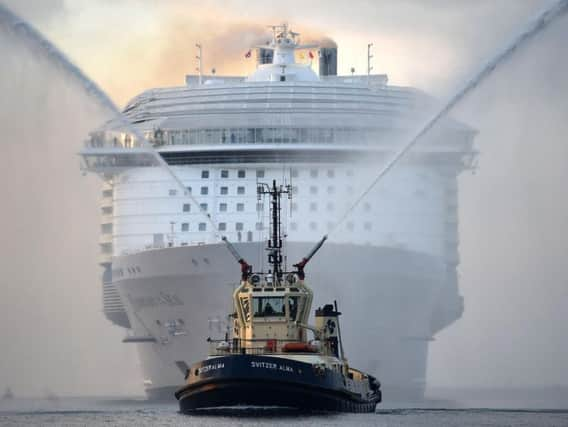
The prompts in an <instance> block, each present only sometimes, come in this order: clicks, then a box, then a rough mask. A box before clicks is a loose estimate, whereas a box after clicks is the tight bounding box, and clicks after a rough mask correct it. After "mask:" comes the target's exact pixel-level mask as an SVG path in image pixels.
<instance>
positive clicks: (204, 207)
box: [199, 203, 208, 212]
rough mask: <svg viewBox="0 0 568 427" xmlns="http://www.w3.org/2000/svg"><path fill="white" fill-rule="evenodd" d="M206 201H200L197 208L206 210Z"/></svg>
mask: <svg viewBox="0 0 568 427" xmlns="http://www.w3.org/2000/svg"><path fill="white" fill-rule="evenodd" d="M207 207H208V206H207V203H200V204H199V209H201V211H202V212H207Z"/></svg>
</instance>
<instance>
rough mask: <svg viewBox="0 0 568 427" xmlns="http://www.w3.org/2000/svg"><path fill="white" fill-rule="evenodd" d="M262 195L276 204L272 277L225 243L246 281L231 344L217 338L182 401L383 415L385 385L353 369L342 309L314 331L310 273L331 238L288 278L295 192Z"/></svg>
mask: <svg viewBox="0 0 568 427" xmlns="http://www.w3.org/2000/svg"><path fill="white" fill-rule="evenodd" d="M258 192H259V195H262V194H266V195H269V196H270V198H271V204H270V205H271V224H270V227H271V239H270V240H269V241H268V248H267V251H268V262H269V264H270V270H269V271H268V272H266V273H264V272H260V273H254V272H253V269H252V266H250V265H249V264H248V263H247V262H246V261H245V260H244V259H243V258H242V257H241V256H240V255H239V254H238V252H237V251H236V249H235V248H234V247H233V246H232V245H231V244H230V242H228V240H227V239H225V238H223V240H224V241H225V243H226V244H227V247H228V248H229V250H230V251H231V253H232V254H233V256H234V257H235V258H236V259H237V261H238V262H239V263H240V265H241V273H242V277H241V282H240V285H239V286H238V288H237V289H236V290H235V291H234V293H233V302H234V312H233V313H231V314H230V315H229V318H230V324H231V325H232V328H231V330H230V331H228V332H227V333H226V335H225V337H224V339H221V340H212V339H210V338H209V339H208V341H209V344H210V349H209V356H208V357H207V359H205V360H202V361H200V362H198V363H195V364H194V365H192V366H191V367H190V368H189V369H188V370H187V372H186V384H185V385H184V386H183V387H182V388H180V389H179V390H178V391H177V392H176V393H175V395H176V398H177V399H178V400H179V405H180V410H181V412H184V413H190V412H193V411H196V410H201V409H208V408H219V407H234V406H243V405H245V406H270V407H275V406H276V407H290V408H298V409H304V410H324V411H340V412H373V411H375V407H376V405H377V403H379V402H380V401H381V390H380V383H379V381H378V380H377V379H376V378H374V377H372V376H371V375H368V374H366V373H364V372H361V371H358V370H356V369H353V368H352V367H350V366H349V365H348V363H347V359H346V358H345V353H344V351H343V346H342V342H341V330H340V326H339V316H340V314H341V313H340V312H339V311H338V309H337V304H336V303H334V304H326V305H324V306H323V307H320V308H318V309H317V310H316V312H315V325H309V324H308V318H309V313H310V309H311V305H312V299H313V293H312V290H311V289H310V288H309V287H308V285H307V284H306V281H305V273H304V267H305V266H306V264H307V263H308V262H309V261H310V259H311V258H312V257H313V256H314V255H315V253H316V252H317V251H318V250H319V249H320V247H321V246H322V245H323V243H324V242H325V240H326V238H327V236H324V237H323V238H322V239H321V241H320V242H319V243H318V244H317V245H316V246H315V247H314V248H313V249H312V251H311V252H310V254H309V255H308V256H307V257H305V258H304V259H302V260H301V261H300V262H299V263H297V264H295V265H294V270H293V271H284V269H283V256H282V238H281V232H280V231H281V227H280V200H281V196H282V194H287V195H288V196H289V197H290V196H291V187H290V186H286V187H283V186H277V185H276V181H273V183H272V185H271V186H269V185H267V184H260V185H259V187H258ZM308 335H312V339H308Z"/></svg>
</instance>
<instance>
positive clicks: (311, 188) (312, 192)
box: [310, 186, 318, 194]
mask: <svg viewBox="0 0 568 427" xmlns="http://www.w3.org/2000/svg"><path fill="white" fill-rule="evenodd" d="M310 194H318V188H317V187H314V186H311V187H310Z"/></svg>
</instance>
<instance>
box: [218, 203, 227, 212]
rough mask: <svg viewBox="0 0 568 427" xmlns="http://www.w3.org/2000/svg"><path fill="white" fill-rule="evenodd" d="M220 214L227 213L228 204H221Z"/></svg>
mask: <svg viewBox="0 0 568 427" xmlns="http://www.w3.org/2000/svg"><path fill="white" fill-rule="evenodd" d="M219 212H227V204H226V203H219Z"/></svg>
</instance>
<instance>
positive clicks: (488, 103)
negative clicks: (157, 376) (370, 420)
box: [0, 1, 568, 395]
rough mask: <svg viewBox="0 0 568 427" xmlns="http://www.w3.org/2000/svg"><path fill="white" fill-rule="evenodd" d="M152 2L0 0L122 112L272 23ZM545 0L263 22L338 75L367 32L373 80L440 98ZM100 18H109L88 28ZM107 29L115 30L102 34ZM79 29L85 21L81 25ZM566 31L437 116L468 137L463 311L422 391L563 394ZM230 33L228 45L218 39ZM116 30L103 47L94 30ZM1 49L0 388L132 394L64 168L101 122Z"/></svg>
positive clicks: (94, 190) (84, 101)
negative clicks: (473, 153) (286, 24)
mask: <svg viewBox="0 0 568 427" xmlns="http://www.w3.org/2000/svg"><path fill="white" fill-rule="evenodd" d="M151 3H153V2H146V1H123V2H116V4H115V3H113V2H100V3H98V4H97V5H94V6H87V3H84V2H77V3H75V4H74V5H70V4H69V3H66V2H63V1H53V2H49V4H50V6H49V7H48V6H42V7H41V8H38V7H36V6H37V5H38V4H41V5H45V4H48V3H47V2H46V3H43V2H32V1H27V2H15V1H14V2H8V4H9V5H10V6H14V8H15V10H16V11H18V12H19V13H21V14H22V15H23V16H24V17H26V18H28V19H29V20H30V21H31V22H32V24H34V25H37V26H38V27H39V28H40V29H41V30H42V31H45V33H46V34H47V35H48V36H50V37H52V38H53V40H55V41H56V42H57V43H58V44H59V45H60V47H61V48H62V49H63V50H64V51H69V52H70V53H71V55H72V57H73V58H74V59H76V60H77V62H78V63H79V64H80V65H81V66H82V67H83V68H84V69H85V71H87V73H88V74H90V75H92V76H93V77H94V78H95V80H96V81H97V82H100V83H101V85H102V86H103V87H104V88H106V89H107V90H108V92H109V94H110V95H111V96H112V97H113V98H114V99H115V100H117V102H119V103H121V104H123V103H124V102H125V101H126V100H127V99H129V98H131V97H132V96H134V95H136V94H137V93H138V92H140V91H142V90H144V89H147V88H150V87H156V86H163V85H181V84H183V77H184V75H185V74H187V73H192V72H193V69H194V68H195V61H194V59H193V58H194V52H193V49H194V48H193V46H194V43H195V42H202V43H203V44H204V46H206V50H205V52H206V53H205V69H206V70H208V69H210V68H212V67H215V68H216V69H217V72H218V73H219V74H241V73H244V72H247V71H250V70H251V69H252V68H254V60H249V62H245V61H244V58H243V57H242V56H243V55H244V53H245V52H246V50H248V47H250V45H251V44H256V43H259V42H262V40H263V37H264V34H265V31H264V28H263V25H264V24H265V23H266V24H271V23H274V16H275V15H277V14H276V13H275V12H274V11H269V10H268V8H267V7H266V6H264V5H255V6H253V5H251V6H250V9H248V11H247V13H246V14H243V15H239V14H238V12H237V11H238V10H239V7H242V3H239V2H231V3H230V5H228V6H227V8H226V9H225V10H224V11H223V12H224V15H223V18H219V20H218V21H216V20H215V15H216V13H220V12H219V9H218V8H216V7H215V6H214V5H213V4H208V3H207V2H205V3H202V4H201V6H197V5H191V6H192V7H191V8H190V7H189V6H187V4H182V3H180V2H171V3H169V4H168V5H166V6H157V5H155V4H151ZM328 3H329V2H326V3H325V5H328ZM549 3H550V2H539V1H532V2H528V1H527V2H522V3H520V2H512V1H510V2H500V3H499V5H498V6H496V5H495V3H494V2H475V5H474V4H473V3H472V2H446V1H438V2H436V1H429V2H409V1H402V2H367V1H361V2H358V3H357V4H356V6H357V7H353V8H350V10H349V11H348V12H345V11H344V10H342V9H340V5H339V2H337V3H334V2H331V3H329V4H330V6H329V8H328V13H327V14H317V13H316V12H317V11H318V10H321V9H322V8H323V7H324V4H323V3H322V2H315V3H314V4H312V5H308V6H306V7H305V8H302V10H303V13H302V15H301V16H300V15H299V14H298V13H297V12H294V11H293V8H294V7H295V6H296V7H297V4H296V5H294V2H292V3H291V4H290V5H286V6H284V7H285V8H286V10H283V11H281V14H278V15H279V16H278V21H280V20H282V16H284V17H286V18H287V19H289V20H290V21H291V24H294V23H295V21H297V22H298V25H300V26H303V27H304V29H306V30H310V31H312V32H313V33H314V35H315V36H313V37H315V38H320V36H321V38H322V39H323V37H324V36H325V35H329V36H332V37H333V38H334V39H335V40H336V41H337V42H338V44H339V49H340V51H339V52H340V64H341V65H340V71H341V72H343V73H345V72H346V70H348V68H349V67H350V66H351V65H354V66H355V67H356V68H357V70H361V71H362V70H363V69H364V62H365V60H366V58H365V57H364V55H365V51H364V50H365V45H364V44H363V41H365V40H374V41H375V46H376V50H377V54H376V55H377V59H376V63H375V70H374V71H375V72H378V73H380V72H388V73H389V78H390V81H391V82H394V83H401V84H409V85H413V86H417V87H419V88H421V89H423V90H425V91H426V92H428V93H431V94H433V95H435V96H437V97H439V98H440V99H443V98H444V97H445V96H447V95H448V94H449V93H450V92H451V90H453V89H454V88H456V87H458V86H459V84H460V82H461V81H462V80H463V79H464V78H465V77H466V76H468V75H469V73H470V72H471V70H472V69H474V68H477V64H478V63H479V61H481V60H482V59H483V58H485V57H487V56H488V55H489V54H490V53H491V52H492V51H493V50H494V49H495V48H496V47H497V46H500V45H501V44H502V42H503V41H504V40H505V39H506V38H507V36H508V35H510V34H512V33H514V32H515V29H518V28H520V27H521V26H522V25H523V23H524V22H525V21H526V20H527V19H528V18H529V17H530V16H532V15H533V14H535V13H536V11H538V10H540V9H541V8H542V7H543V6H544V5H546V4H549ZM134 7H136V8H137V9H138V10H137V11H136V12H134V11H133V12H132V13H133V15H132V19H133V20H134V22H135V23H136V25H132V28H130V27H129V28H127V29H126V30H125V29H124V27H122V29H121V28H120V27H118V23H119V22H120V20H119V19H118V18H116V17H115V15H120V13H119V12H120V11H124V10H133V8H134ZM79 11H80V12H81V13H82V15H81V17H80V18H78V15H79ZM108 11H111V12H113V13H111V14H109V16H108V17H107V19H106V20H101V18H100V16H101V15H102V14H104V12H108ZM180 12H183V13H180ZM151 14H155V15H156V16H157V18H156V19H155V20H152V19H151V18H150V17H149V16H148V15H151ZM280 15H282V16H280ZM74 19H78V23H73V20H74ZM109 21H110V23H115V24H116V27H118V29H117V28H110V29H108V27H109ZM312 21H313V22H314V23H313V25H311V24H310V23H311V22H312ZM85 22H90V24H91V25H90V27H88V28H87V29H85V28H84V25H83V24H85ZM212 23H215V24H216V25H215V28H214V29H213V26H212ZM66 24H69V25H66ZM81 25H83V27H81ZM110 27H112V26H110ZM103 28H105V29H108V33H110V35H109V34H108V33H105V34H103ZM314 28H315V29H314ZM567 29H568V21H567V19H566V18H562V19H560V20H558V21H557V22H556V23H555V24H554V25H553V26H551V27H550V28H549V29H547V30H546V31H544V32H543V33H541V34H540V36H539V37H538V38H537V39H536V40H534V41H533V42H532V43H530V45H527V46H524V47H523V49H521V50H519V52H517V53H516V54H515V55H514V56H513V58H512V59H511V60H510V61H508V62H507V64H505V65H504V66H503V67H501V68H499V69H498V70H497V71H496V72H495V73H494V74H493V75H492V76H491V78H490V79H488V80H487V81H486V82H485V83H484V84H483V85H482V86H481V87H479V88H478V89H476V91H475V92H474V93H472V95H471V96H470V97H468V98H467V99H466V100H465V101H464V102H462V103H461V104H460V105H459V106H458V108H456V109H455V111H453V114H454V115H455V116H456V117H457V118H459V119H460V120H461V121H463V122H464V123H467V124H468V125H470V126H472V127H474V128H475V129H476V130H477V131H478V132H479V134H478V136H477V138H476V140H475V142H476V147H477V148H478V149H479V151H480V156H479V169H478V170H477V172H476V173H475V174H473V175H470V174H464V175H463V176H462V177H461V178H460V211H459V221H460V222H459V224H460V229H459V230H460V257H461V264H460V267H459V271H460V284H459V286H460V293H461V294H462V295H463V296H464V300H465V312H464V315H463V317H462V318H461V319H460V320H458V321H457V322H456V323H455V324H453V325H452V326H450V327H449V328H447V329H446V330H444V331H442V332H441V333H439V334H438V335H437V336H436V337H435V341H434V342H433V343H432V344H431V346H430V357H429V371H428V375H429V378H428V382H429V385H430V386H446V387H471V386H477V387H493V388H497V387H528V386H542V385H568V370H566V368H565V362H566V359H567V356H568V339H567V338H568V336H567V335H568V333H567V332H566V328H565V325H566V324H568V311H567V310H566V309H565V306H566V302H567V300H568V286H567V285H568V283H567V279H566V275H565V273H564V271H563V270H564V269H563V268H562V267H563V265H564V260H565V259H566V257H567V256H568V244H567V243H566V239H565V236H564V234H565V233H566V230H567V229H568V204H567V202H566V201H565V197H563V196H564V194H565V191H564V188H563V187H564V183H565V182H567V178H568V176H567V175H568V172H567V171H568V168H567V166H566V161H567V160H566V159H568V147H567V146H566V144H565V142H564V141H563V136H564V135H566V134H567V130H568V129H567V127H568V124H567V123H566V117H568V100H567V97H566V82H565V76H566V75H568V64H567V61H568V59H566V58H568V54H567V53H568V52H567V49H568V48H567V46H566V43H565V40H567V39H568V30H567ZM73 31H75V33H72V32H73ZM235 32H237V33H239V34H242V35H243V36H242V37H239V38H237V39H236V40H235V39H234V38H233V34H234V33H235ZM304 32H305V33H308V32H309V31H304ZM118 33H120V36H119V37H117V38H116V40H117V43H116V44H114V45H112V44H111V47H112V49H111V48H110V47H109V46H108V45H109V43H108V38H109V37H112V36H116V35H117V34H118ZM74 34H76V36H77V37H76V38H73V37H72V36H73V35H74ZM305 38H306V40H308V39H310V38H312V36H311V35H310V34H306V36H305ZM365 43H366V41H365ZM0 49H1V53H2V57H3V63H2V66H1V67H0V77H1V79H0V88H1V89H2V93H3V94H4V96H3V97H2V98H1V100H0V117H1V123H2V129H3V134H4V137H3V138H2V145H3V148H4V149H3V151H2V152H3V159H4V165H3V167H2V168H1V172H0V174H1V178H2V181H1V182H2V189H3V194H4V206H3V209H2V217H1V218H2V221H1V222H0V223H1V224H2V225H1V227H2V236H3V241H4V245H3V246H2V249H1V261H0V267H1V269H2V272H3V277H2V281H1V291H0V292H1V297H0V301H1V302H0V304H1V308H0V321H1V324H2V325H3V326H2V329H1V332H0V338H1V339H2V342H3V343H5V345H3V350H2V364H1V365H0V389H2V386H4V385H11V386H12V387H13V389H14V392H15V393H16V394H33V395H42V394H43V393H44V391H45V390H46V389H51V390H54V391H56V392H58V393H62V394H83V395H84V394H109V393H110V394H135V393H141V392H142V387H141V384H140V373H139V369H138V366H137V363H138V362H137V355H136V353H135V351H134V348H133V347H129V346H128V345H125V344H122V343H120V340H121V339H122V338H123V333H124V332H123V331H122V330H121V329H119V328H117V327H114V326H112V325H111V324H110V323H109V322H108V321H107V320H106V319H105V318H104V315H103V313H102V309H101V289H100V288H101V286H100V269H99V268H98V267H97V254H98V245H97V242H98V235H99V225H98V221H99V218H98V216H99V208H98V196H99V191H100V188H99V181H98V179H97V178H96V177H94V176H81V174H80V171H79V159H78V157H77V156H76V153H77V151H78V150H79V149H80V145H81V141H82V140H83V139H84V138H85V137H86V135H87V133H88V131H89V130H91V129H92V128H94V127H96V126H98V125H100V124H101V123H102V122H104V120H105V119H107V118H108V117H107V116H106V115H105V113H104V112H101V111H99V110H98V109H97V107H96V105H95V104H94V103H93V101H91V100H90V99H89V98H88V97H87V96H86V95H85V94H83V93H82V92H81V90H79V89H78V88H77V87H74V86H73V85H72V84H69V82H68V79H66V77H65V76H64V75H62V73H61V71H60V70H58V69H54V68H53V67H52V66H51V65H50V64H48V63H46V62H45V61H42V60H41V59H39V58H38V57H37V55H35V54H34V53H33V52H30V51H29V50H27V49H26V47H25V46H22V45H20V44H18V41H17V40H14V39H12V38H8V36H6V35H5V34H1V39H0ZM243 63H244V64H243ZM378 169H379V168H378ZM351 351H352V352H354V351H356V350H355V349H352V350H351Z"/></svg>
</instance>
